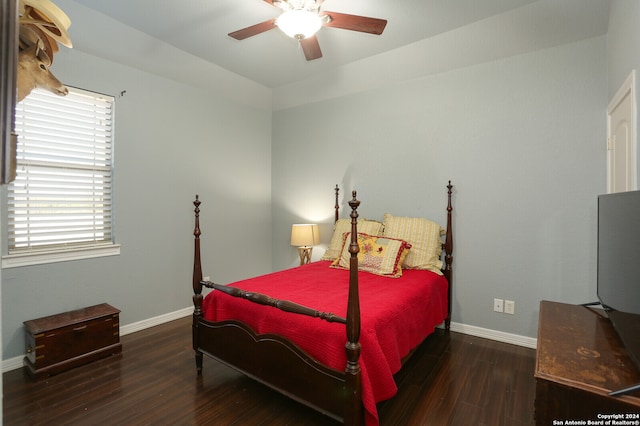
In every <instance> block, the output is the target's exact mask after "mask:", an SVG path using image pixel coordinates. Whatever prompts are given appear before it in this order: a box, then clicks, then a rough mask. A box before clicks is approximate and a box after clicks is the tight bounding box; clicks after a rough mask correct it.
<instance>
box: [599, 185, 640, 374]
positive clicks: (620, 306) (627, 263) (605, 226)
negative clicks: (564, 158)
mask: <svg viewBox="0 0 640 426" xmlns="http://www.w3.org/2000/svg"><path fill="white" fill-rule="evenodd" d="M597 285H598V300H599V301H600V303H601V304H602V306H603V307H604V308H605V309H606V310H607V315H608V316H609V319H610V320H611V323H612V324H613V327H614V328H615V330H616V332H617V334H618V335H619V336H620V339H621V340H622V343H623V344H624V346H625V347H626V349H627V351H628V352H629V355H630V356H631V359H632V360H633V362H634V363H635V365H636V367H637V368H638V369H640V191H631V192H620V193H614V194H605V195H600V196H599V197H598V284H597Z"/></svg>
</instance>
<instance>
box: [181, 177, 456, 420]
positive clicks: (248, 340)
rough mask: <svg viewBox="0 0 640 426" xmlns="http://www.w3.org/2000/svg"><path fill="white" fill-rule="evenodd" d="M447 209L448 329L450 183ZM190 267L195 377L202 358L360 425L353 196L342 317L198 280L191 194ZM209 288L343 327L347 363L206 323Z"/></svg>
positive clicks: (230, 324) (232, 324)
mask: <svg viewBox="0 0 640 426" xmlns="http://www.w3.org/2000/svg"><path fill="white" fill-rule="evenodd" d="M447 188H448V205H447V233H446V240H445V243H444V244H443V248H444V251H445V266H444V268H443V272H444V275H445V277H446V278H447V281H448V283H449V302H448V303H449V312H448V315H447V319H446V321H445V326H446V328H447V329H448V328H449V324H450V318H451V278H452V268H451V266H452V260H453V257H452V250H453V234H452V224H451V212H452V207H451V191H452V185H451V182H449V185H448V186H447ZM193 204H194V206H195V210H194V212H195V229H194V232H193V235H194V237H195V239H194V245H195V247H194V265H193V281H192V285H193V303H194V307H195V309H194V313H193V325H192V333H193V349H194V350H195V353H196V355H195V357H196V367H197V371H198V374H201V372H202V363H203V354H207V355H208V356H211V357H213V358H215V359H217V360H218V361H220V362H222V363H224V364H226V365H228V366H230V367H232V368H234V369H236V370H238V371H240V372H242V373H244V374H246V375H247V376H249V377H251V378H253V379H255V380H257V381H259V382H261V383H263V384H265V385H267V386H269V387H271V388H273V389H275V390H277V391H279V392H281V393H283V394H285V395H287V396H289V397H291V398H292V399H294V400H297V401H299V402H301V403H303V404H305V405H307V406H309V407H311V408H314V409H315V410H317V411H320V412H322V413H324V414H326V415H327V416H329V417H332V418H334V419H336V420H338V421H340V422H343V423H344V424H347V425H360V424H363V423H364V410H363V405H362V383H361V369H360V364H359V358H360V350H361V348H360V343H359V339H360V304H359V303H360V302H359V291H358V252H359V247H358V242H357V235H358V231H357V219H358V212H357V209H358V206H359V205H360V201H358V200H357V198H356V192H355V191H353V193H352V199H351V200H350V201H349V206H350V207H351V213H350V217H351V239H350V244H349V253H350V272H349V297H348V302H347V303H348V305H347V315H346V318H343V317H340V316H337V315H335V314H334V313H331V312H321V311H317V310H315V309H313V308H310V307H307V306H302V305H299V304H297V303H293V302H290V301H287V300H278V299H274V298H272V297H270V296H268V295H265V294H260V293H256V292H248V291H245V290H241V289H239V288H236V287H228V286H226V285H220V284H215V283H213V282H210V281H203V280H202V265H201V255H200V234H201V232H200V221H199V215H200V201H199V198H198V196H197V195H196V200H195V201H194V203H193ZM335 209H336V221H337V219H338V188H337V186H336V206H335ZM203 286H204V287H208V288H213V289H215V290H216V291H222V292H224V293H227V294H229V295H231V296H234V297H239V298H243V299H247V300H250V301H252V302H254V303H259V304H263V305H268V306H272V307H274V308H277V309H280V310H283V311H286V312H290V313H292V314H294V315H306V316H311V317H316V318H319V319H320V320H324V321H328V322H338V323H342V324H345V326H346V344H345V351H346V358H347V364H346V366H345V369H344V371H338V370H335V369H332V368H329V367H327V366H325V365H323V364H321V363H319V362H318V361H316V360H315V359H313V358H312V357H310V356H309V355H307V354H306V353H305V352H303V351H302V350H300V349H299V348H298V347H297V346H296V345H295V344H293V343H292V342H291V341H289V340H288V339H285V338H283V337H281V336H278V335H275V334H261V335H258V334H256V333H255V332H254V330H253V329H251V328H250V327H249V326H247V325H246V324H244V323H242V322H240V321H236V320H226V321H216V322H210V321H207V320H205V319H204V317H203V311H202V304H203V295H202V288H203Z"/></svg>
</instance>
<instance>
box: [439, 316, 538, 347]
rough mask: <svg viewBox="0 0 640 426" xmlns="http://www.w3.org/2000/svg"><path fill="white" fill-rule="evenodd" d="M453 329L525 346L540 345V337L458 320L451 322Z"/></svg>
mask: <svg viewBox="0 0 640 426" xmlns="http://www.w3.org/2000/svg"><path fill="white" fill-rule="evenodd" d="M451 331H456V332H458V333H463V334H468V335H470V336H476V337H482V338H484V339H490V340H496V341H498V342H503V343H510V344H512V345H518V346H524V347H525V348H532V349H536V348H537V347H538V339H535V338H533V337H526V336H520V335H519V334H511V333H505V332H504V331H497V330H491V329H488V328H482V327H476V326H474V325H467V324H461V323H458V322H452V323H451Z"/></svg>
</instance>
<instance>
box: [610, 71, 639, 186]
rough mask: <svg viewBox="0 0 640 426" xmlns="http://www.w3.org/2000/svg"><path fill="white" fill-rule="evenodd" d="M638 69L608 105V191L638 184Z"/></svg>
mask: <svg viewBox="0 0 640 426" xmlns="http://www.w3.org/2000/svg"><path fill="white" fill-rule="evenodd" d="M636 152H637V151H636V126H635V71H632V72H631V74H630V75H629V77H628V78H627V80H626V81H625V82H624V84H623V85H622V87H621V88H620V90H618V93H616V96H614V98H613V100H612V101H611V102H610V103H609V106H608V107H607V192H624V191H632V190H635V189H636V187H637V184H636V182H637V179H636V176H637V172H636Z"/></svg>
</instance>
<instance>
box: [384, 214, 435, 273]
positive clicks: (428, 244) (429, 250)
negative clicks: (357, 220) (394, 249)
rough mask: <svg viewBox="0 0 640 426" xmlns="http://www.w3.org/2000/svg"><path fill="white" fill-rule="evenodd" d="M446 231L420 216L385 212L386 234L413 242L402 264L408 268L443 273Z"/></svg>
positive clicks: (386, 235)
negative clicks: (443, 246) (394, 214)
mask: <svg viewBox="0 0 640 426" xmlns="http://www.w3.org/2000/svg"><path fill="white" fill-rule="evenodd" d="M444 234H445V231H444V229H442V227H441V226H440V225H438V224H437V223H435V222H433V221H430V220H428V219H424V218H418V217H400V216H393V215H391V214H389V213H385V214H384V236H385V237H389V238H398V239H401V240H404V241H406V242H408V243H409V244H411V250H409V253H408V254H407V257H406V258H405V259H404V263H403V264H402V267H403V268H408V269H427V270H429V271H433V272H435V273H437V274H440V275H442V271H441V269H442V260H440V254H441V253H442V239H441V238H440V236H442V235H444Z"/></svg>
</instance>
